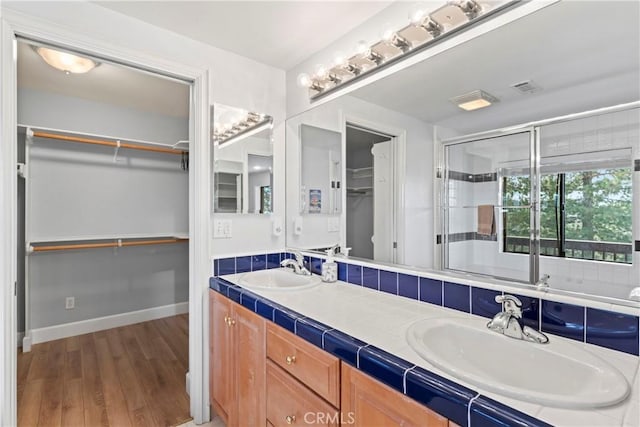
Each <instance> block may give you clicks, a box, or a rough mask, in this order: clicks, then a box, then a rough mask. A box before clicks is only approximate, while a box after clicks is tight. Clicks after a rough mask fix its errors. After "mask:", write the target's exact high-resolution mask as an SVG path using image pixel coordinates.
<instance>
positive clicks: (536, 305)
mask: <svg viewBox="0 0 640 427" xmlns="http://www.w3.org/2000/svg"><path fill="white" fill-rule="evenodd" d="M510 295H513V296H514V297H517V298H518V299H519V300H520V302H521V303H522V308H521V310H522V322H523V323H524V324H525V325H527V326H528V327H530V328H533V329H535V330H539V329H540V316H539V312H540V299H538V298H534V297H528V296H525V295H517V294H510Z"/></svg>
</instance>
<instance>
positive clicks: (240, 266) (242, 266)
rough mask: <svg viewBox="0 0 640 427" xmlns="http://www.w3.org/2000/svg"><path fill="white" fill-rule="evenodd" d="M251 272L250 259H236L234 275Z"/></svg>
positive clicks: (246, 257)
mask: <svg viewBox="0 0 640 427" xmlns="http://www.w3.org/2000/svg"><path fill="white" fill-rule="evenodd" d="M247 271H251V257H250V256H239V257H237V258H236V273H246V272H247Z"/></svg>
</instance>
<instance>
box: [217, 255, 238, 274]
mask: <svg viewBox="0 0 640 427" xmlns="http://www.w3.org/2000/svg"><path fill="white" fill-rule="evenodd" d="M235 273H236V259H235V258H222V259H219V260H218V274H219V275H220V276H224V275H225V274H235Z"/></svg>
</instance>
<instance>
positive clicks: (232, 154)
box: [211, 104, 273, 214]
mask: <svg viewBox="0 0 640 427" xmlns="http://www.w3.org/2000/svg"><path fill="white" fill-rule="evenodd" d="M211 108H212V123H213V125H212V127H213V129H212V137H213V144H214V149H213V189H214V194H213V211H214V212H215V213H237V214H270V213H272V212H273V140H272V132H271V130H272V123H273V121H272V118H271V117H270V116H268V115H265V114H258V113H253V112H249V111H246V110H243V109H241V108H235V107H229V106H227V105H221V104H215V105H214V106H212V107H211Z"/></svg>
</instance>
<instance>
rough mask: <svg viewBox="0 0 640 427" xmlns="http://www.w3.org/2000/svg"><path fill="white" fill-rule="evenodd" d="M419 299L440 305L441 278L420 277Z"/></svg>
mask: <svg viewBox="0 0 640 427" xmlns="http://www.w3.org/2000/svg"><path fill="white" fill-rule="evenodd" d="M420 301H424V302H429V303H431V304H436V305H442V280H435V279H429V278H427V277H421V278H420Z"/></svg>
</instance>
